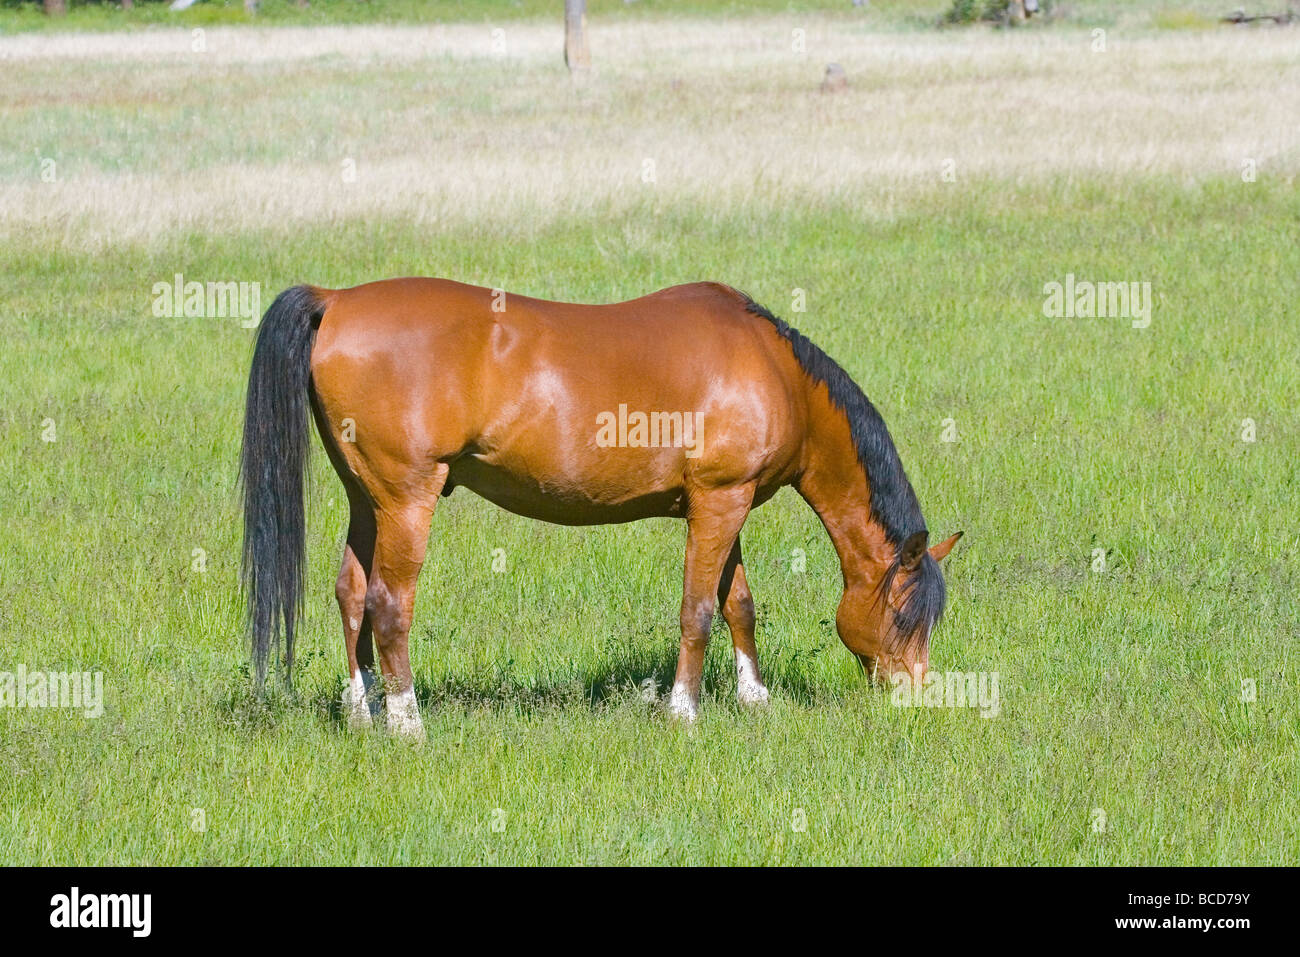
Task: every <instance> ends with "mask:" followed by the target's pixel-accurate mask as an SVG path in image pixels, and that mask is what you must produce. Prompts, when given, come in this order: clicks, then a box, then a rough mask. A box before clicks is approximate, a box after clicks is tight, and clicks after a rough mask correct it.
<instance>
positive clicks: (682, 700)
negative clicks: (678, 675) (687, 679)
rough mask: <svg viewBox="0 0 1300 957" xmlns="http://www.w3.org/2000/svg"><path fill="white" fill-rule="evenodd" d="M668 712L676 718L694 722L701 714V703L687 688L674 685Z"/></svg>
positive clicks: (669, 699)
mask: <svg viewBox="0 0 1300 957" xmlns="http://www.w3.org/2000/svg"><path fill="white" fill-rule="evenodd" d="M668 714H669V715H671V716H672V717H673V719H674V720H677V721H682V722H685V723H686V724H692V723H694V721H695V719H696V718H698V717H699V716H700V705H699V702H698V701H696V700H695V699H694V698H692V697H691V695H690V692H688V691H687V690H686V689H685V688H683V687H681V686H680V685H673V690H672V694H670V695H669V696H668Z"/></svg>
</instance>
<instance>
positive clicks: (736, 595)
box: [718, 537, 768, 704]
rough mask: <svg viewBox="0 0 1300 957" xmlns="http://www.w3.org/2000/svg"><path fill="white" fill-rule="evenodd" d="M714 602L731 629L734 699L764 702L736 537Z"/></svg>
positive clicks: (750, 604)
mask: <svg viewBox="0 0 1300 957" xmlns="http://www.w3.org/2000/svg"><path fill="white" fill-rule="evenodd" d="M718 601H719V603H721V605H722V617H723V618H725V619H726V620H727V627H728V628H729V629H730V630H731V648H732V651H734V652H735V654H736V700H738V701H739V702H740V703H741V704H767V698H768V694H767V688H766V687H765V686H764V684H763V679H762V677H761V676H760V675H759V673H758V648H757V647H756V646H755V644H754V619H755V615H754V598H753V596H752V595H751V594H750V593H749V583H748V582H747V581H745V559H744V557H743V556H742V555H741V553H740V538H739V537H737V538H736V544H734V545H732V546H731V554H730V555H729V556H728V557H727V564H726V565H725V566H723V569H722V580H721V581H719V582H718Z"/></svg>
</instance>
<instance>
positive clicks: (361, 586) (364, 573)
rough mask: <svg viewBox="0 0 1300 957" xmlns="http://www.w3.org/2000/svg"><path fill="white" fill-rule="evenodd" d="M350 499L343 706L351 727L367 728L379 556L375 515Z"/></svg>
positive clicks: (342, 571)
mask: <svg viewBox="0 0 1300 957" xmlns="http://www.w3.org/2000/svg"><path fill="white" fill-rule="evenodd" d="M349 498H350V499H351V501H352V514H351V518H350V520H349V522H348V541H347V544H346V545H345V546H344V547H343V563H342V565H341V566H340V567H339V577H338V581H337V582H336V583H335V586H334V594H335V596H336V597H337V598H338V602H339V613H340V614H341V615H342V617H343V643H344V646H345V647H346V648H347V653H348V688H347V691H345V692H344V694H343V707H344V711H345V712H346V716H347V721H348V724H350V725H351V726H352V727H354V728H366V727H369V726H370V703H369V701H368V698H369V693H370V687H371V685H373V684H374V680H375V677H374V669H375V650H374V645H373V643H372V642H371V640H370V631H371V626H370V617H369V616H368V615H367V614H366V586H367V582H368V579H369V575H370V565H371V562H372V561H373V560H374V553H375V513H374V511H373V510H372V509H371V508H370V504H369V503H368V502H365V501H363V500H362V499H361V497H360V496H359V495H355V496H354V495H349Z"/></svg>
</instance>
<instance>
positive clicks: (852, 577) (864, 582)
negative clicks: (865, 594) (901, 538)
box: [798, 390, 893, 589]
mask: <svg viewBox="0 0 1300 957" xmlns="http://www.w3.org/2000/svg"><path fill="white" fill-rule="evenodd" d="M823 394H824V390H823ZM809 409H810V413H811V421H810V424H809V425H810V427H809V430H808V435H807V437H806V439H805V448H804V461H805V466H804V471H803V474H802V476H801V477H800V479H799V483H798V489H799V494H800V495H802V496H803V497H804V499H805V500H806V501H807V502H808V504H809V505H811V506H812V509H813V511H815V512H816V513H817V516H818V518H820V519H821V520H822V524H823V525H824V526H825V527H826V531H827V533H828V534H829V535H830V537H831V542H832V544H833V545H834V546H835V552H836V554H837V555H838V556H839V559H840V568H841V569H842V570H843V572H844V587H845V588H846V589H849V588H853V587H856V586H872V585H874V584H875V582H877V581H878V580H879V579H880V576H881V574H882V573H883V571H884V569H885V568H886V567H887V566H888V565H889V562H890V560H891V558H892V552H893V547H892V546H891V545H890V544H889V540H888V538H887V537H886V535H885V530H884V529H883V528H882V527H881V526H880V524H879V523H877V522H876V520H875V519H873V518H872V517H871V507H870V494H869V490H868V487H867V476H866V472H865V471H864V469H863V468H862V465H861V463H860V462H859V461H858V454H857V449H856V448H855V446H854V443H853V436H852V433H851V432H850V430H849V425H848V421H847V420H846V419H845V417H844V413H842V412H841V411H839V410H838V409H837V408H835V407H834V406H833V405H831V404H830V402H829V401H828V400H826V399H824V398H822V396H821V395H815V396H814V398H813V401H810V403H809Z"/></svg>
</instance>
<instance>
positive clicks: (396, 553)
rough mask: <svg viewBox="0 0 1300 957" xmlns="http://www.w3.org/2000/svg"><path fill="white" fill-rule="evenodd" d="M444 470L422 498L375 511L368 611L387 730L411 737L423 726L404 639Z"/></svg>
mask: <svg viewBox="0 0 1300 957" xmlns="http://www.w3.org/2000/svg"><path fill="white" fill-rule="evenodd" d="M447 473H448V468H447V466H446V465H444V464H439V465H438V466H437V469H436V471H435V473H434V476H433V483H432V487H431V488H429V489H428V490H427V492H425V493H422V494H421V496H420V498H418V499H414V500H410V501H406V502H404V503H402V504H400V505H396V506H394V507H390V508H387V509H383V508H381V509H380V510H379V511H377V512H376V514H375V524H376V529H375V560H374V563H373V564H372V565H371V569H370V580H369V583H368V585H367V587H366V613H367V615H368V616H369V617H370V621H371V623H372V624H373V625H374V630H375V641H376V644H378V646H379V659H380V665H381V667H382V668H383V672H384V696H385V699H386V701H387V705H388V730H389V731H392V732H394V733H397V734H407V735H411V736H413V737H422V736H423V734H424V726H423V724H422V723H421V721H420V710H419V708H418V706H417V705H416V701H415V679H414V675H413V674H412V673H411V659H410V651H409V644H408V639H409V637H410V632H411V616H412V613H413V611H414V608H415V586H416V582H417V580H418V579H419V577H420V568H421V567H422V566H423V565H424V553H425V549H426V548H427V547H428V543H429V524H430V522H431V521H432V519H433V510H434V507H435V506H436V505H437V503H438V496H439V495H440V494H441V492H442V487H443V485H444V483H445V482H446V481H447Z"/></svg>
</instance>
